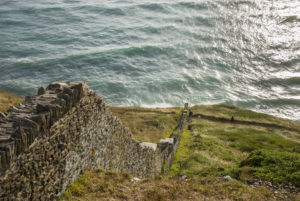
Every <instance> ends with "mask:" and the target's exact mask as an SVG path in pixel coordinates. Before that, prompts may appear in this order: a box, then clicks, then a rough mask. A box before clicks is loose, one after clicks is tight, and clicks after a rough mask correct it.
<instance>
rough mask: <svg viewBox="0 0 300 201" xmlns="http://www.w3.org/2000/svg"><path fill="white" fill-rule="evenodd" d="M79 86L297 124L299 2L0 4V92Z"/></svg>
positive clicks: (116, 100)
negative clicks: (241, 110) (273, 117)
mask: <svg viewBox="0 0 300 201" xmlns="http://www.w3.org/2000/svg"><path fill="white" fill-rule="evenodd" d="M75 80H85V81H87V82H88V84H89V85H90V87H91V88H92V89H93V90H95V91H96V92H97V93H98V94H99V95H100V96H101V97H103V99H104V100H105V101H106V103H108V104H111V105H127V106H145V107H168V106H183V104H184V102H189V103H190V104H192V105H195V104H221V103H224V104H231V105H236V106H240V107H244V108H249V109H253V110H256V111H260V112H264V113H269V114H273V115H276V116H280V117H284V118H289V119H294V120H299V119H300V1H299V0H198V1H195V0H161V1H158V0H147V1H146V0H101V1H100V0H51V1H46V0H26V1H24V0H1V1H0V89H4V90H8V91H10V92H13V93H16V94H18V95H22V96H24V95H32V94H35V93H36V91H37V88H38V87H39V86H44V87H45V86H47V84H49V83H50V82H53V81H75Z"/></svg>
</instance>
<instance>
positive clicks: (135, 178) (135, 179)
mask: <svg viewBox="0 0 300 201" xmlns="http://www.w3.org/2000/svg"><path fill="white" fill-rule="evenodd" d="M140 180H141V179H139V178H137V177H133V178H132V179H131V181H133V182H136V181H140Z"/></svg>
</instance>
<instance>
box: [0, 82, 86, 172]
mask: <svg viewBox="0 0 300 201" xmlns="http://www.w3.org/2000/svg"><path fill="white" fill-rule="evenodd" d="M89 91H90V90H89V87H88V85H87V84H86V83H85V82H72V83H61V82H54V83H52V84H50V85H49V86H48V87H47V88H46V89H44V88H40V89H39V90H38V94H37V95H35V96H29V97H25V102H24V103H23V104H20V105H17V106H13V107H11V108H10V109H9V110H8V111H7V112H6V113H1V115H0V174H1V173H3V172H5V170H6V169H8V168H9V167H10V162H11V160H12V159H13V158H14V157H15V156H18V155H19V154H20V153H22V152H24V151H26V150H28V148H29V147H30V145H31V144H32V143H33V142H34V140H35V138H36V137H38V136H42V135H48V134H49V128H50V127H51V126H52V125H53V123H54V122H55V121H57V120H58V119H59V118H60V117H62V116H63V115H64V114H65V113H66V112H68V111H69V110H70V109H71V108H72V107H73V106H74V105H75V104H76V103H78V102H79V100H80V99H81V98H82V97H83V96H85V95H86V94H87V93H88V92H89Z"/></svg>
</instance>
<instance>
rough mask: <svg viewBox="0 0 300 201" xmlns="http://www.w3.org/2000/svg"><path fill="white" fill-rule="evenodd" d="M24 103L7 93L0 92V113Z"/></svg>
mask: <svg viewBox="0 0 300 201" xmlns="http://www.w3.org/2000/svg"><path fill="white" fill-rule="evenodd" d="M23 101H24V99H23V98H21V97H19V96H16V95H13V94H10V93H7V92H5V91H2V90H0V112H6V110H7V109H8V108H9V107H10V106H12V105H16V104H19V103H22V102H23Z"/></svg>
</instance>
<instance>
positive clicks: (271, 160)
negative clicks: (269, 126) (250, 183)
mask: <svg viewBox="0 0 300 201" xmlns="http://www.w3.org/2000/svg"><path fill="white" fill-rule="evenodd" d="M241 167H244V168H247V167H248V171H247V172H250V173H252V174H253V175H255V176H257V177H260V178H263V179H267V180H272V181H273V182H276V183H292V184H293V185H295V186H297V187H300V154H298V153H290V152H284V151H273V150H256V151H253V152H252V153H251V154H250V155H249V156H248V157H247V158H246V159H245V160H244V161H242V162H241Z"/></svg>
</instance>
